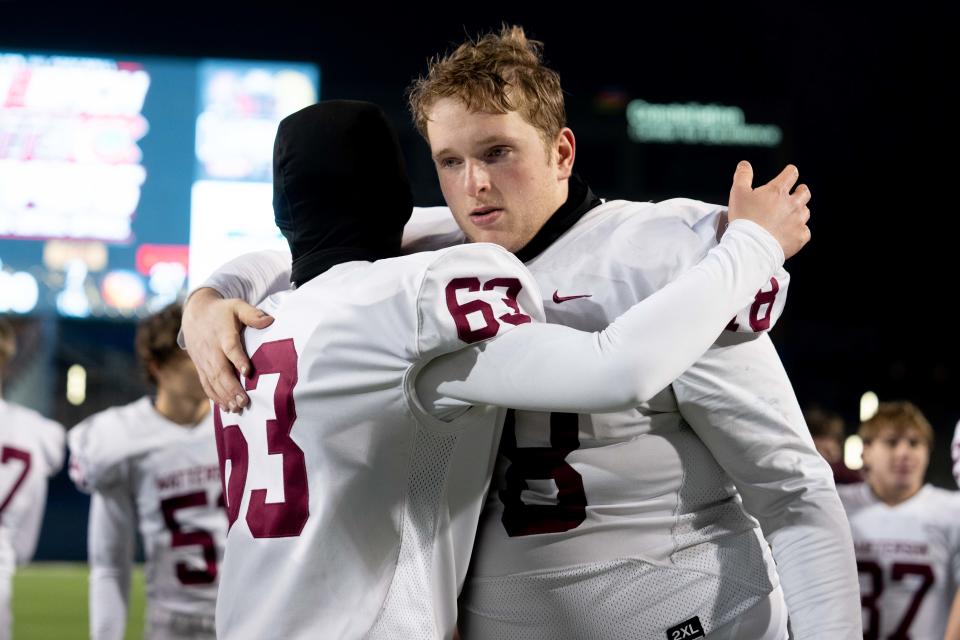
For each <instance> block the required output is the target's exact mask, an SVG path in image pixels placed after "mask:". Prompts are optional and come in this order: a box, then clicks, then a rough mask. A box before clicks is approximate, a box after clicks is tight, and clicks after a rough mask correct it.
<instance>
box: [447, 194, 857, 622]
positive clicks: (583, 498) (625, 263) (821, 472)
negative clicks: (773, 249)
mask: <svg viewBox="0 0 960 640" xmlns="http://www.w3.org/2000/svg"><path fill="white" fill-rule="evenodd" d="M721 214H722V209H720V208H718V207H713V206H710V205H706V204H704V203H700V202H695V201H691V200H669V201H666V202H662V203H658V204H653V203H631V202H624V201H612V202H607V203H605V204H603V205H601V206H599V207H596V208H595V209H593V210H592V211H590V212H589V213H588V214H587V215H585V216H584V217H583V218H582V219H581V220H580V221H579V222H578V223H577V224H575V225H574V226H573V227H572V228H571V229H570V230H568V231H567V232H566V233H565V234H564V235H563V236H561V237H560V238H559V239H558V240H557V241H556V242H555V243H553V245H552V246H550V247H549V248H547V249H546V250H545V251H544V252H543V253H541V254H540V255H539V256H538V257H536V258H535V259H533V260H532V261H530V262H529V263H528V264H527V266H528V268H529V269H530V271H531V273H533V274H534V277H535V278H536V279H537V282H538V284H539V285H540V289H541V291H542V293H543V295H544V299H543V303H544V308H545V312H546V316H547V320H548V322H553V323H560V324H563V325H566V326H569V327H574V328H577V329H581V330H594V329H596V328H597V327H603V326H605V325H606V324H607V323H608V322H610V320H612V319H613V318H616V317H617V316H618V315H620V314H621V313H622V312H623V311H624V310H626V309H627V308H629V307H630V306H631V305H633V304H635V303H636V302H637V301H638V300H643V299H644V298H646V297H647V296H650V295H651V294H652V293H653V292H655V291H657V290H658V289H660V288H661V287H663V286H664V285H666V284H667V283H669V282H670V281H671V280H673V279H675V278H676V277H677V276H678V275H679V274H681V273H683V272H684V271H685V270H687V269H688V268H689V267H690V266H691V265H692V264H694V263H695V262H696V261H697V260H699V259H700V257H702V256H703V255H704V253H705V252H706V251H707V250H708V249H709V248H710V247H711V246H713V245H715V243H716V237H717V230H718V226H719V225H721V224H722V219H721ZM787 286H788V277H787V274H786V273H785V272H782V271H781V272H780V273H778V274H777V275H775V276H774V277H773V278H771V279H770V280H769V282H768V283H767V285H766V286H765V287H764V288H763V289H761V290H760V292H759V293H758V294H757V296H756V298H755V300H754V301H753V303H752V304H751V305H748V306H747V307H745V308H744V309H743V311H741V312H740V313H739V314H738V315H737V316H736V317H735V318H733V319H732V320H731V322H730V324H729V325H728V327H727V328H728V330H729V331H727V332H724V334H723V335H722V336H721V337H720V338H719V339H718V341H717V343H716V344H715V345H714V347H713V348H711V349H710V350H709V351H708V352H707V353H706V354H705V355H704V356H703V357H701V358H700V359H699V360H698V361H697V363H696V364H694V365H693V367H691V368H690V369H689V370H688V371H686V372H685V373H683V374H682V375H681V376H680V377H679V378H678V379H677V380H676V381H675V382H674V383H673V384H672V385H670V386H668V387H667V388H665V389H664V390H663V391H662V392H661V393H659V394H657V395H656V396H655V397H654V398H652V399H651V400H649V402H646V403H644V404H642V405H640V406H638V407H636V408H633V409H630V410H627V411H621V412H616V413H605V414H593V415H585V414H582V413H581V414H579V415H578V414H576V413H550V414H544V413H531V412H523V411H517V412H515V413H514V414H512V415H511V416H510V417H508V420H507V425H506V426H505V429H504V434H503V439H502V444H501V450H500V457H499V460H498V463H497V468H496V472H495V477H494V481H493V487H492V489H491V491H490V494H489V498H488V501H487V504H486V507H485V510H484V513H483V517H482V520H481V525H480V533H479V534H478V541H477V547H476V550H475V553H474V559H473V564H472V569H471V579H470V580H469V581H468V584H467V586H466V587H465V591H464V595H463V598H462V601H461V602H462V605H463V607H462V615H461V629H462V631H463V632H464V637H471V638H544V639H547V638H588V637H589V638H594V639H600V638H611V639H613V638H644V639H647V638H649V639H651V640H662V639H663V638H668V640H670V638H669V636H670V633H669V632H671V631H680V630H686V631H687V632H695V631H696V630H697V629H702V630H703V631H704V632H705V633H707V634H708V635H709V634H711V632H714V631H716V630H718V629H722V628H729V627H728V625H732V624H734V623H735V620H736V619H737V618H738V616H740V615H741V614H743V613H744V612H746V611H748V610H750V609H751V608H752V607H762V606H766V604H765V602H766V600H767V599H768V598H769V597H770V594H771V593H773V592H774V591H775V589H776V587H777V586H778V584H779V583H780V582H782V583H783V591H784V593H785V596H786V600H787V604H788V605H789V612H790V615H791V618H792V628H793V631H794V633H795V634H796V637H798V638H852V637H857V636H858V635H859V624H858V622H859V621H858V620H857V619H856V616H855V615H853V614H852V613H851V611H855V607H856V574H855V573H854V567H853V561H852V545H851V543H850V538H849V536H848V532H847V531H846V529H845V527H846V522H845V518H844V514H843V511H842V507H841V505H840V504H839V501H838V498H837V495H836V492H835V489H834V485H833V481H832V479H831V476H830V471H829V468H828V467H827V465H826V463H825V462H824V461H823V460H822V459H821V458H820V456H819V455H817V453H816V451H815V449H814V447H813V444H812V441H811V439H810V436H809V434H808V431H807V428H806V425H805V423H804V421H803V418H802V415H801V412H800V409H799V407H798V406H797V402H796V399H795V397H794V395H793V391H792V389H791V387H790V384H789V381H788V379H787V377H786V374H785V372H784V371H783V368H782V366H781V364H780V361H779V359H778V357H777V354H776V351H775V350H774V348H773V345H772V344H771V342H770V340H769V338H768V337H767V335H766V334H765V332H766V331H767V329H769V327H770V326H771V324H772V323H773V322H774V321H775V319H776V317H777V315H778V314H779V313H780V311H781V309H782V308H783V304H784V299H785V294H786V289H787ZM744 507H746V511H745V509H744ZM747 511H749V512H750V514H752V515H748V513H747ZM752 516H755V517H756V518H758V519H759V520H760V523H761V524H762V525H763V527H764V531H765V532H766V534H767V538H766V540H765V539H764V536H763V535H762V534H761V531H760V529H759V528H758V523H757V520H756V519H755V518H754V517H752ZM768 542H769V543H770V544H771V545H772V547H773V552H774V555H775V556H776V557H777V564H778V566H779V575H778V571H777V568H776V567H775V565H774V562H773V559H772V557H771V553H770V550H769V548H768ZM613 594H615V595H613ZM780 633H782V631H781V632H780Z"/></svg>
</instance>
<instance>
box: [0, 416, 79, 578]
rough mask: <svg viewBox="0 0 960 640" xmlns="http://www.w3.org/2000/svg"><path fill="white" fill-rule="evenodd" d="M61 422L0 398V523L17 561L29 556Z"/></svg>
mask: <svg viewBox="0 0 960 640" xmlns="http://www.w3.org/2000/svg"><path fill="white" fill-rule="evenodd" d="M65 438H66V433H65V432H64V429H63V427H62V426H60V425H59V424H57V423H56V422H54V421H52V420H48V419H46V418H44V417H43V416H41V415H40V414H39V413H36V412H35V411H31V410H30V409H26V408H24V407H21V406H18V405H15V404H12V403H9V402H6V401H5V400H3V399H2V398H0V528H2V529H4V530H5V531H6V534H5V535H6V536H7V537H8V539H9V541H10V544H11V546H12V547H13V550H14V552H15V556H16V561H17V563H18V564H20V563H24V562H27V561H28V560H30V558H32V557H33V551H34V549H35V548H36V546H37V537H38V536H39V534H40V523H41V521H42V520H43V509H44V506H45V505H46V502H47V479H48V478H49V477H50V476H52V475H54V474H56V473H57V472H58V471H60V469H61V468H62V467H63V458H64V440H65Z"/></svg>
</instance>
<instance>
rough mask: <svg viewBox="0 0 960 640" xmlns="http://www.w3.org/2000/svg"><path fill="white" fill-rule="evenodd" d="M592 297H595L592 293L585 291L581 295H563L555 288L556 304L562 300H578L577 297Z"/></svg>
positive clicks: (554, 299) (554, 298) (554, 297)
mask: <svg viewBox="0 0 960 640" xmlns="http://www.w3.org/2000/svg"><path fill="white" fill-rule="evenodd" d="M591 297H593V294H592V293H585V294H583V295H579V296H561V295H560V291H559V290H555V291H554V292H553V301H554V302H555V303H556V304H560V303H561V302H566V301H567V300H576V299H577V298H591Z"/></svg>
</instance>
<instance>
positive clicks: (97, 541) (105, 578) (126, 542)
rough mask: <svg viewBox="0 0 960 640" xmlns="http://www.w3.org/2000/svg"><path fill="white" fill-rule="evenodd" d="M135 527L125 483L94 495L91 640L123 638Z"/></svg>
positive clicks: (90, 528) (89, 540)
mask: <svg viewBox="0 0 960 640" xmlns="http://www.w3.org/2000/svg"><path fill="white" fill-rule="evenodd" d="M136 527H137V517H136V510H135V507H134V504H133V498H132V496H131V495H130V494H129V492H128V490H127V489H126V488H125V487H122V486H115V487H113V488H112V489H110V490H108V491H103V492H98V493H95V494H94V495H93V497H92V498H91V500H90V520H89V523H88V529H87V559H88V562H89V563H90V637H91V639H92V640H121V639H122V638H123V634H124V630H125V628H126V623H127V603H128V596H129V592H130V572H131V567H132V564H133V551H134V531H135V530H136Z"/></svg>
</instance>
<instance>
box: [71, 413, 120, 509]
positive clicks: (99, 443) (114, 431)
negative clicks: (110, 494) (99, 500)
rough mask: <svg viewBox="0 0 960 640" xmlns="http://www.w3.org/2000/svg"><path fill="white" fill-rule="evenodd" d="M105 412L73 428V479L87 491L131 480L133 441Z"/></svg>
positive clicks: (106, 487) (80, 487)
mask: <svg viewBox="0 0 960 640" xmlns="http://www.w3.org/2000/svg"><path fill="white" fill-rule="evenodd" d="M110 415H111V414H109V413H101V414H96V415H93V416H91V417H90V418H87V419H86V420H84V421H83V422H81V423H79V424H77V425H76V426H74V427H73V428H72V429H70V431H69V433H68V434H67V444H68V446H69V448H70V466H69V472H70V479H71V480H73V483H74V484H75V485H76V487H77V489H79V490H80V491H83V492H84V493H92V492H94V491H102V490H105V489H108V488H110V487H113V486H115V485H118V484H123V483H125V482H126V481H127V476H128V469H127V465H126V460H127V457H128V455H129V452H128V448H129V444H130V443H129V442H128V439H127V437H126V434H124V433H123V432H122V431H121V430H120V429H118V428H117V425H116V424H115V423H114V422H113V421H112V420H110V419H109V417H107V416H110Z"/></svg>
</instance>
